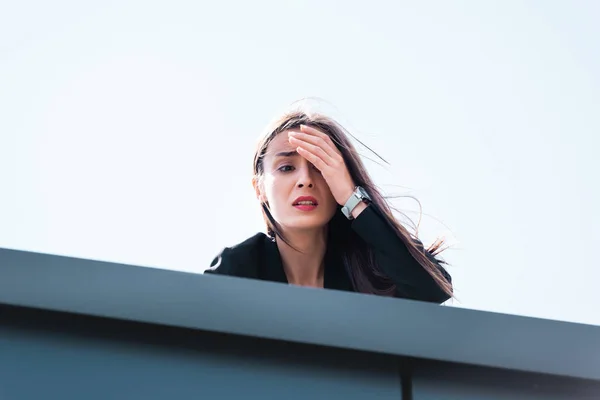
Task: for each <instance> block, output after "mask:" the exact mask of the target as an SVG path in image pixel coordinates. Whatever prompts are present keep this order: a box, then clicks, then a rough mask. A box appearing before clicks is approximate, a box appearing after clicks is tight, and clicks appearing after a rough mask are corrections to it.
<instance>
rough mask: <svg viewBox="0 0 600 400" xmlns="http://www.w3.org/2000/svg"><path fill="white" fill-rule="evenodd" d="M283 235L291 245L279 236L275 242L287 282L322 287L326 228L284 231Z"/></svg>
mask: <svg viewBox="0 0 600 400" xmlns="http://www.w3.org/2000/svg"><path fill="white" fill-rule="evenodd" d="M285 237H286V239H287V241H288V242H289V243H290V244H291V246H289V245H287V244H286V243H285V242H284V241H283V240H281V239H280V238H277V240H276V242H277V248H278V249H279V254H280V255H281V261H282V263H283V270H284V271H285V274H286V276H287V279H288V282H289V283H290V284H292V285H299V286H312V287H321V288H322V287H323V283H324V279H323V277H324V272H325V266H324V264H323V260H324V258H325V252H326V250H327V230H326V229H319V230H317V231H313V230H311V231H296V232H285ZM292 247H293V248H292Z"/></svg>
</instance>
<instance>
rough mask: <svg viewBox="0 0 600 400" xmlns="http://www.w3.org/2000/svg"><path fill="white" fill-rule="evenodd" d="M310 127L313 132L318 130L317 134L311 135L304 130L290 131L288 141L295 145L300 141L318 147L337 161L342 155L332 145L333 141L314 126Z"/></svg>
mask: <svg viewBox="0 0 600 400" xmlns="http://www.w3.org/2000/svg"><path fill="white" fill-rule="evenodd" d="M310 129H313V130H314V131H315V132H318V133H319V135H312V134H307V133H304V132H290V133H289V137H290V143H293V144H295V145H298V144H301V143H308V144H310V145H312V146H316V147H319V148H320V149H322V150H323V151H324V152H325V154H326V155H327V156H328V157H329V158H331V159H332V160H333V161H334V162H339V161H340V160H341V159H342V156H341V154H340V152H339V151H338V149H337V148H336V147H335V146H334V145H333V142H332V141H331V139H330V138H329V136H327V135H325V134H323V133H321V132H319V131H318V130H316V129H314V128H310Z"/></svg>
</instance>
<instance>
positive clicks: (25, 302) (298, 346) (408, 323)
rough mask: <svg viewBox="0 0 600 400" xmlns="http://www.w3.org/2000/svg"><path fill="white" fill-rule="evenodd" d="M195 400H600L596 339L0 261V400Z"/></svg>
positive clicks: (339, 300) (259, 290)
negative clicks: (212, 399) (254, 399)
mask: <svg viewBox="0 0 600 400" xmlns="http://www.w3.org/2000/svg"><path fill="white" fill-rule="evenodd" d="M499 295H502V294H501V293H500V294H499ZM192 397H193V398H223V399H227V398H232V399H233V398H236V399H237V398H263V399H264V398H278V399H283V398H285V399H318V398H323V399H335V398H341V399H440V400H444V399H467V400H468V399H482V400H485V399H516V398H518V399H577V398H600V327H597V326H590V325H583V324H572V323H566V322H560V321H551V320H544V319H537V318H527V317H519V316H513V315H505V314H497V313H489V312H481V311H474V310H466V309H460V308H453V307H444V306H439V305H436V304H428V303H423V302H416V301H409V300H399V299H389V298H381V297H376V296H370V295H362V294H356V293H346V292H339V291H334V290H319V289H310V288H301V287H295V286H289V285H284V284H279V283H272V282H262V281H256V280H248V279H241V278H232V277H223V276H213V275H211V276H206V275H200V274H192V273H184V272H177V271H169V270H161V269H154V268H144V267H138V266H131V265H122V264H117V263H109V262H101V261H94V260H85V259H78V258H72V257H63V256H55V255H49V254H40V253H34V252H25V251H17V250H9V249H0V400H3V399H30V398H31V399H38V398H57V399H58V398H60V399H81V398H86V399H106V398H126V399H135V398H140V399H141V398H143V399H172V398H177V399H179V398H192Z"/></svg>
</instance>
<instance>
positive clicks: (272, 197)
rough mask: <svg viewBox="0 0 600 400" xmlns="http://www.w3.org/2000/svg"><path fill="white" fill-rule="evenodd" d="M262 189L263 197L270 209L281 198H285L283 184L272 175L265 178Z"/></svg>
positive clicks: (282, 181)
mask: <svg viewBox="0 0 600 400" xmlns="http://www.w3.org/2000/svg"><path fill="white" fill-rule="evenodd" d="M263 188H264V193H265V196H266V197H267V199H266V200H267V201H268V202H269V204H271V205H272V207H273V206H275V205H276V203H277V202H278V201H280V200H281V199H282V198H285V193H284V192H285V182H284V180H282V179H280V178H278V177H274V176H273V175H267V176H265V180H264V183H263Z"/></svg>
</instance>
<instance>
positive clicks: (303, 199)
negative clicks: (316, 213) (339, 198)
mask: <svg viewBox="0 0 600 400" xmlns="http://www.w3.org/2000/svg"><path fill="white" fill-rule="evenodd" d="M300 202H312V204H313V205H315V206H318V205H319V203H318V202H317V199H315V198H314V197H312V196H300V197H298V198H297V199H296V200H294V204H293V205H295V206H297V205H299V204H298V203H300Z"/></svg>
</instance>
